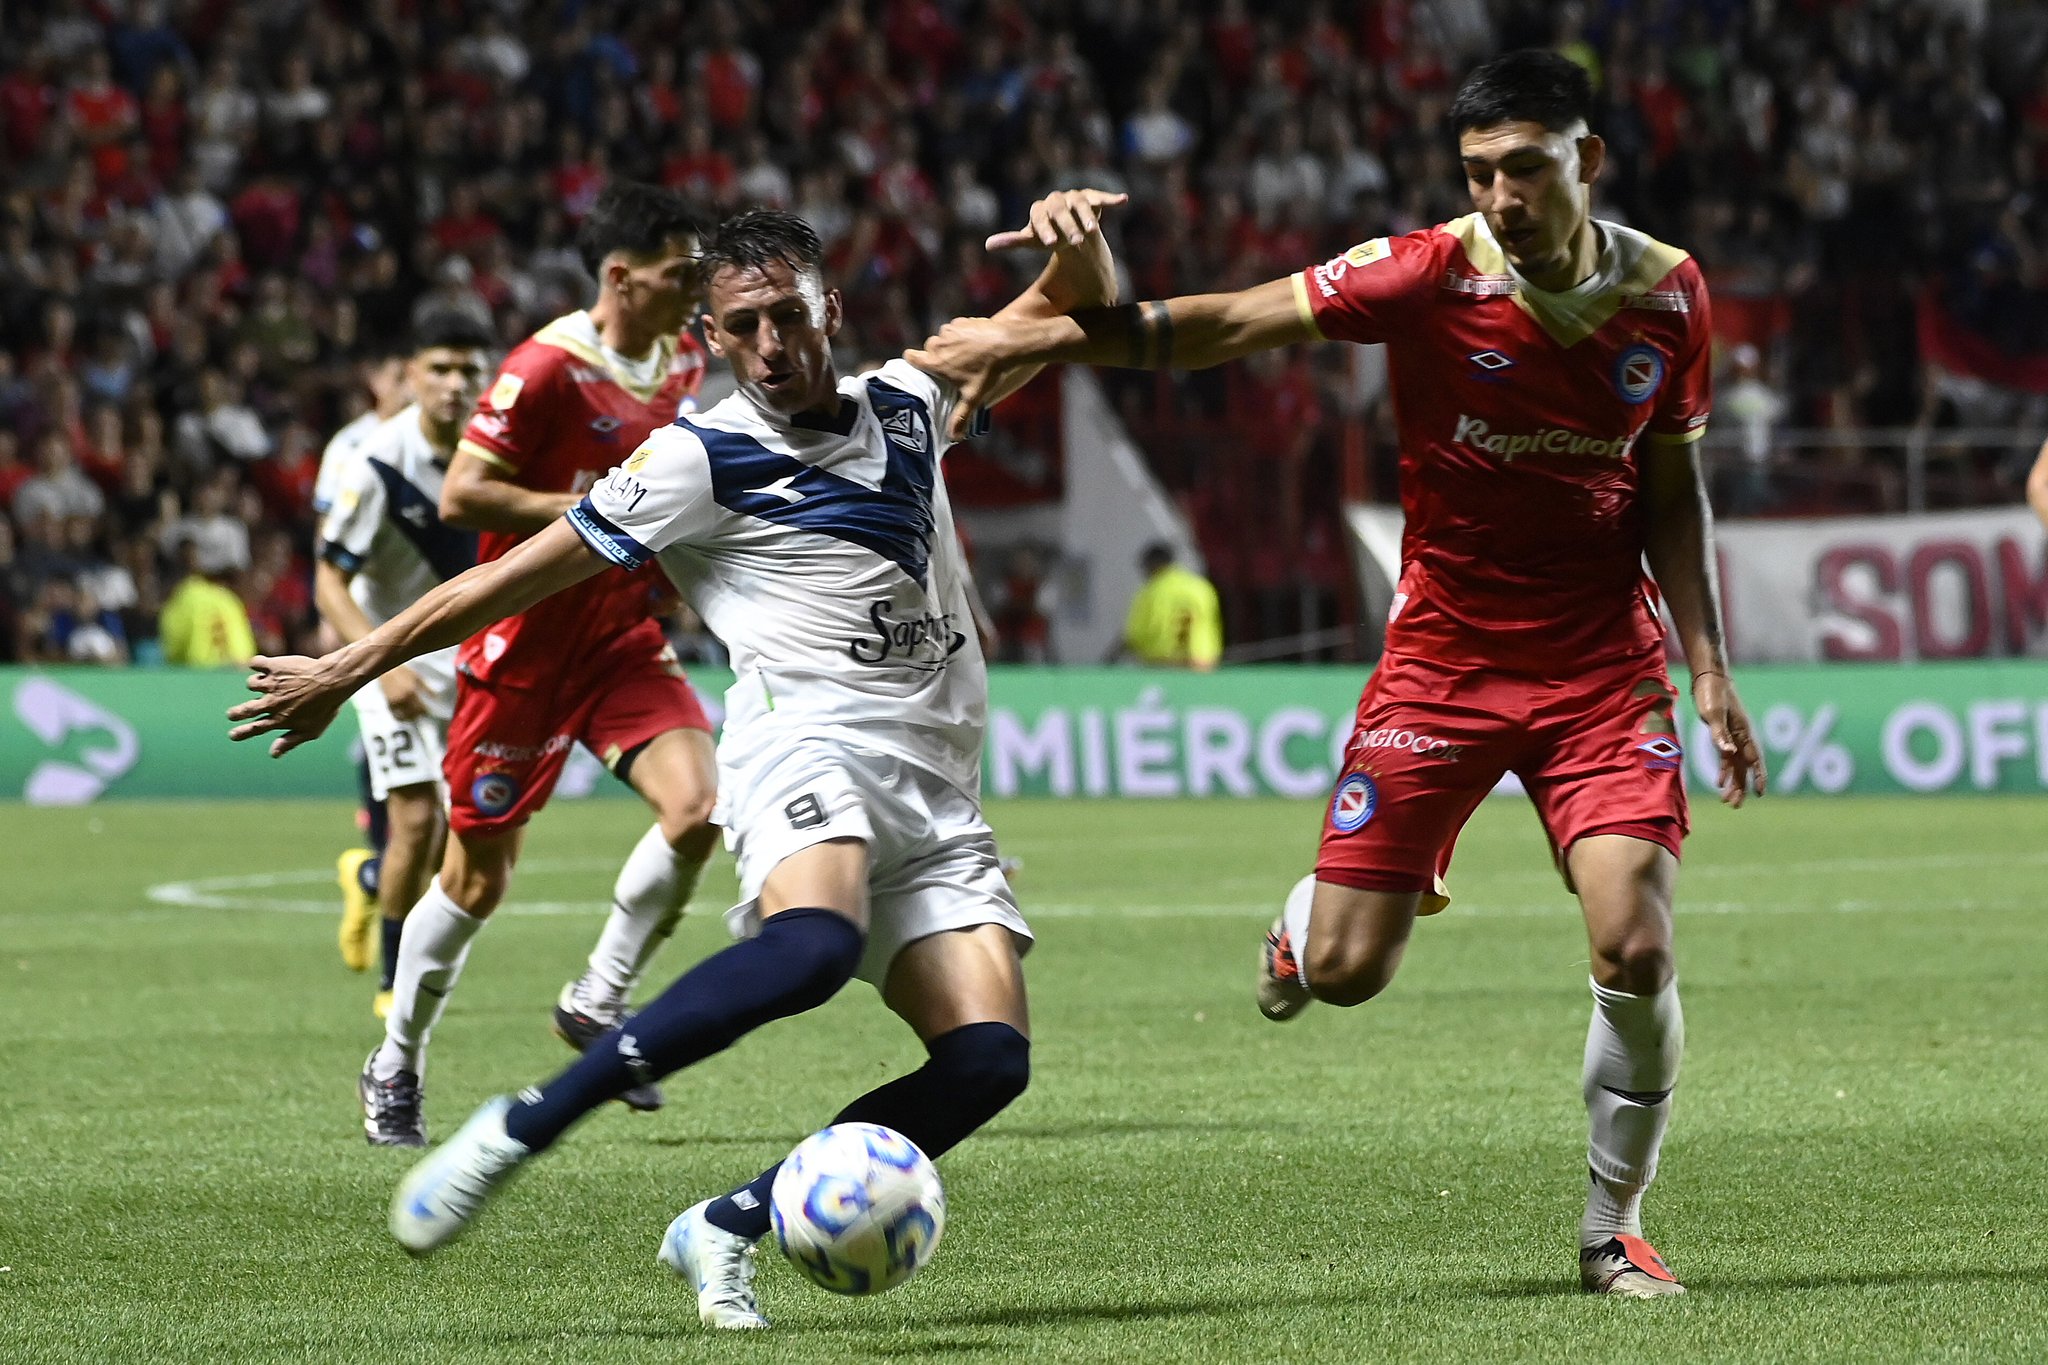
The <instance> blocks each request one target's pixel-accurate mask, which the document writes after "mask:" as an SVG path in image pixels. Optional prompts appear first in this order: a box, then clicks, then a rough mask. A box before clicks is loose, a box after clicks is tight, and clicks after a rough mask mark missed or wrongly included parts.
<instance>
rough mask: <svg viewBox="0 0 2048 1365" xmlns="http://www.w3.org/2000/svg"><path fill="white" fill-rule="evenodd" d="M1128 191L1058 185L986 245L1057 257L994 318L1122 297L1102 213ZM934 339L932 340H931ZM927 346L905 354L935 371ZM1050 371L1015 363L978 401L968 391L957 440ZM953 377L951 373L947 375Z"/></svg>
mask: <svg viewBox="0 0 2048 1365" xmlns="http://www.w3.org/2000/svg"><path fill="white" fill-rule="evenodd" d="M1129 198H1130V196H1129V195H1127V194H1111V193H1109V192H1108V191H1106V190H1085V189H1084V190H1055V191H1053V192H1052V193H1051V194H1048V195H1047V196H1045V198H1043V199H1040V200H1038V201H1037V202H1036V203H1034V204H1033V205H1032V206H1031V221H1030V223H1029V225H1028V226H1025V227H1022V228H1018V229H1016V230H1014V231H1011V232H998V233H996V234H995V235H994V236H993V237H990V238H989V239H988V241H987V242H986V243H984V245H985V246H986V247H987V249H988V250H990V251H1028V250H1033V249H1037V250H1044V251H1050V252H1051V253H1052V259H1051V260H1049V261H1047V262H1046V263H1045V269H1043V270H1041V271H1039V273H1038V278H1037V279H1036V280H1034V281H1032V283H1031V284H1030V286H1029V287H1028V288H1026V289H1025V290H1024V292H1023V293H1021V294H1019V295H1017V297H1016V298H1014V299H1012V300H1010V301H1009V302H1008V303H1006V304H1004V305H1003V308H1002V310H1001V311H1000V312H998V313H997V314H996V315H995V317H994V318H991V319H990V321H991V322H992V323H999V324H1003V325H1008V324H1013V323H1014V324H1022V323H1028V322H1034V321H1038V320H1040V319H1044V318H1057V317H1063V316H1065V315H1066V314H1068V313H1070V312H1072V311H1074V310H1075V309H1077V308H1099V307H1102V306H1104V305H1106V304H1111V303H1115V302H1116V295H1117V287H1116V261H1115V259H1114V258H1113V257H1112V256H1111V255H1110V250H1109V242H1108V241H1107V240H1106V239H1105V238H1104V237H1103V235H1102V210H1104V209H1107V208H1114V207H1116V206H1117V205H1119V204H1122V203H1125V202H1126V201H1127V200H1129ZM927 344H929V343H927ZM923 354H924V353H923V352H921V351H910V352H907V353H906V354H905V356H904V359H906V360H908V361H909V362H910V363H911V364H913V365H916V366H917V367H918V368H919V369H923V370H933V369H935V367H934V366H931V365H928V364H926V363H925V362H924V360H923V359H922V358H921V357H922V356H923ZM1044 368H1045V365H1044V364H1043V363H1042V362H1041V363H1037V364H1021V365H1011V366H1009V367H1007V368H1006V369H1005V370H1004V371H1003V373H1002V374H1000V375H998V376H994V377H992V379H991V381H990V382H989V383H987V384H985V385H983V386H982V387H981V388H980V389H979V390H977V391H976V392H975V393H974V394H973V395H972V398H971V401H970V399H969V395H968V394H967V392H966V390H965V389H964V388H963V389H962V393H961V398H962V401H961V402H960V403H958V404H957V405H955V408H954V415H953V430H952V432H951V433H950V435H951V438H952V439H953V440H956V441H957V440H959V439H961V438H962V437H964V436H965V435H966V434H967V428H968V426H969V424H970V423H972V421H973V420H974V414H975V413H977V412H979V411H981V410H983V409H985V408H992V407H994V406H995V405H996V404H997V403H1000V402H1002V401H1003V400H1004V399H1005V398H1008V397H1009V396H1010V395H1011V394H1013V393H1015V392H1016V391H1017V390H1019V389H1021V388H1023V387H1024V386H1025V385H1026V384H1029V383H1030V382H1031V381H1032V380H1033V379H1034V378H1036V377H1037V375H1038V372H1039V371H1040V370H1042V369H1044ZM947 377H951V376H947Z"/></svg>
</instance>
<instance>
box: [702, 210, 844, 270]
mask: <svg viewBox="0 0 2048 1365" xmlns="http://www.w3.org/2000/svg"><path fill="white" fill-rule="evenodd" d="M770 261H781V262H782V263H783V264H784V265H787V266H789V267H790V268H791V269H792V270H816V269H818V268H819V267H820V266H821V265H823V264H824V261H825V244H824V243H823V242H821V241H819V240H818V234H817V231H816V230H815V229H814V228H812V227H811V225H810V224H809V223H806V222H805V221H804V220H803V219H801V218H799V217H797V216H796V215H795V214H793V213H784V212H783V211H782V210H781V209H747V210H746V211H744V212H742V213H736V214H734V215H733V216H732V217H730V218H728V219H726V220H725V221H724V222H722V223H720V224H719V225H718V231H717V232H715V233H713V234H712V236H711V242H710V244H709V245H707V246H706V247H705V248H704V279H705V281H706V282H707V283H708V282H709V281H710V280H711V279H712V277H713V276H715V275H717V274H718V272H719V271H721V270H724V269H726V268H728V267H730V268H732V269H734V270H759V269H760V268H761V267H763V266H765V265H767V264H768V263H769V262H770Z"/></svg>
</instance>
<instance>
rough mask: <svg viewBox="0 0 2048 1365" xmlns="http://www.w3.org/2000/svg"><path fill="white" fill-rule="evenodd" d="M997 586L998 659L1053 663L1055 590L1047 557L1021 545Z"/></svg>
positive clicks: (993, 611)
mask: <svg viewBox="0 0 2048 1365" xmlns="http://www.w3.org/2000/svg"><path fill="white" fill-rule="evenodd" d="M993 587H994V591H992V592H991V593H990V594H989V599H990V600H989V608H990V615H991V618H992V620H993V623H994V626H995V634H996V640H997V644H998V655H997V657H998V658H1000V659H1001V660H1002V662H1004V663H1014V664H1049V663H1051V662H1053V656H1052V612H1053V606H1054V588H1053V582H1052V578H1051V576H1050V575H1049V574H1048V573H1047V572H1046V559H1045V556H1044V554H1043V553H1042V552H1041V551H1040V550H1039V549H1038V547H1037V546H1035V545H1028V544H1027V545H1019V546H1017V547H1016V548H1015V549H1013V550H1012V551H1010V557H1009V562H1008V564H1007V565H1006V566H1005V567H1004V570H1003V576H1002V578H1001V579H1000V580H998V581H997V582H996V583H995V584H994V585H993Z"/></svg>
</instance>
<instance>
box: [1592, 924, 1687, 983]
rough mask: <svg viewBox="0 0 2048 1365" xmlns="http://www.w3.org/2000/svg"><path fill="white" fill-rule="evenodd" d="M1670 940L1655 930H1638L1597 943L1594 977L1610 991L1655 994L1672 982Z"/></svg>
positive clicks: (1594, 956) (1595, 946) (1594, 953)
mask: <svg viewBox="0 0 2048 1365" xmlns="http://www.w3.org/2000/svg"><path fill="white" fill-rule="evenodd" d="M1672 972H1673V964H1672V959H1671V941H1670V939H1668V938H1667V937H1666V936H1665V935H1664V934H1663V933H1661V932H1659V931H1657V930H1654V929H1639V930H1635V931H1632V932H1630V933H1626V934H1623V935H1620V936H1619V937H1617V938H1615V939H1613V940H1611V941H1610V942H1607V943H1601V944H1596V945H1594V948H1593V979H1594V980H1595V981H1598V982H1599V983H1600V984H1601V985H1603V986H1605V987H1607V989H1609V990H1614V991H1626V992H1628V993H1629V994H1630V995H1655V994H1656V993H1657V992H1658V991H1661V990H1663V989H1664V987H1665V986H1666V985H1667V984H1669V983H1670V981H1671V976H1672Z"/></svg>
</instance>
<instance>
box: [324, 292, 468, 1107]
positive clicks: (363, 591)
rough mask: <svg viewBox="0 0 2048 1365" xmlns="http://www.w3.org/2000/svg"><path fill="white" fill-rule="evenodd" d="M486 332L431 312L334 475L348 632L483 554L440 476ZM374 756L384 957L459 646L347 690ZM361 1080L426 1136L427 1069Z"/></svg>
mask: <svg viewBox="0 0 2048 1365" xmlns="http://www.w3.org/2000/svg"><path fill="white" fill-rule="evenodd" d="M491 342H492V338H491V335H490V333H489V332H488V331H486V330H485V329H484V327H483V326H482V325H481V324H479V323H478V322H477V321H476V320H475V319H474V318H471V317H469V316H467V315H465V314H461V313H452V312H442V313H434V314H430V315H429V316H427V317H426V318H424V319H423V320H422V321H421V323H420V326H419V329H418V331H417V334H416V335H415V337H414V342H413V351H412V356H411V358H410V360H409V361H408V362H407V366H406V372H407V379H408V381H409V384H410V387H411V390H412V392H413V393H414V394H415V395H417V399H418V401H416V402H415V403H414V404H413V405H412V406H411V407H409V408H406V409H405V410H403V411H402V412H400V413H399V414H398V415H397V416H395V417H393V418H392V419H391V420H390V421H388V422H386V423H384V424H383V425H382V426H380V427H378V428H377V429H376V431H374V432H373V433H372V434H371V436H370V438H369V440H367V441H366V442H364V443H363V446H362V457H361V458H360V459H355V460H351V461H350V462H349V464H348V466H347V467H346V468H345V469H344V470H343V471H342V472H341V474H340V476H339V478H337V480H336V481H335V484H334V487H333V501H332V504H331V506H330V507H329V508H328V511H327V515H326V518H325V519H324V520H323V521H322V523H321V527H320V563H319V565H318V567H317V568H316V569H315V571H314V580H313V587H314V597H315V600H316V601H317V603H318V604H319V607H320V615H321V618H322V619H323V620H324V621H326V623H327V624H328V626H329V627H330V628H332V629H333V631H334V632H335V634H336V635H338V636H339V637H340V638H341V639H342V640H343V641H344V642H354V641H356V640H360V639H362V638H363V637H364V636H365V635H368V634H369V633H370V632H371V631H372V630H374V629H375V628H376V627H378V626H380V625H382V624H383V623H384V622H386V621H388V620H390V619H391V618H392V617H394V616H396V615H398V614H399V613H400V612H402V611H404V610H405V609H406V608H407V607H409V606H411V605H412V604H413V603H414V602H416V601H418V600H419V599H420V598H421V597H423V596H425V595H426V593H427V592H429V591H430V590H432V589H433V588H435V587H436V586H438V585H439V584H441V583H443V582H446V581H447V580H448V579H451V578H454V577H455V576H456V575H458V574H460V573H462V572H463V571H465V570H467V569H469V568H471V567H473V566H474V565H475V564H476V535H475V533H474V532H470V531H460V530H457V529H455V528H454V527H452V526H447V525H444V524H443V523H442V521H441V518H440V516H439V513H438V510H437V508H438V504H439V502H440V498H441V478H442V475H443V474H444V473H445V472H446V470H447V467H448V460H449V457H450V456H452V455H453V454H454V453H455V444H456V442H457V440H459V439H460V438H461V435H462V427H463V423H464V422H465V421H467V420H468V418H469V410H470V408H472V407H473V406H475V404H476V400H477V396H478V395H479V394H480V393H481V392H482V390H483V382H484V378H485V376H487V375H488V374H489V373H490V352H491ZM351 701H352V702H353V704H354V707H355V712H356V723H357V724H358V726H359V727H360V728H361V730H362V738H363V747H364V750H365V753H366V756H367V759H368V762H369V765H370V794H371V796H372V798H373V799H375V800H378V801H381V802H383V803H384V806H385V810H386V813H387V818H388V820H389V827H388V833H387V838H386V842H385V845H384V853H383V868H382V875H381V876H380V877H379V879H378V885H377V906H378V909H379V910H380V911H381V912H382V913H381V916H380V919H381V923H382V928H383V937H384V961H385V964H386V968H387V970H389V968H390V967H391V965H392V964H394V963H395V962H396V961H397V957H398V952H397V949H398V938H399V934H400V926H401V925H402V924H403V923H404V919H405V913H406V911H407V910H408V909H410V908H411V907H412V904H413V902H414V901H416V900H418V899H419V897H420V894H421V892H422V891H424V890H425V888H426V882H427V878H428V877H429V876H431V875H432V873H433V870H434V867H435V865H436V864H437V863H438V862H439V861H440V857H441V841H442V839H443V837H444V836H445V833H446V824H445V821H444V819H443V816H442V807H443V805H444V804H445V801H446V792H445V788H444V785H443V782H442V777H441V756H442V752H443V750H444V748H445V747H446V737H447V731H448V722H449V719H450V717H451V716H453V714H454V711H455V651H454V650H453V649H441V650H435V651H434V652H432V653H430V654H423V655H421V656H420V657H419V658H417V659H415V660H413V661H412V662H411V663H410V664H409V665H406V666H404V667H401V668H394V669H392V670H391V671H390V672H388V673H386V674H384V675H383V676H382V677H381V678H378V679H377V680H376V681H375V682H372V683H370V684H368V685H367V686H365V687H363V688H361V689H359V690H358V691H357V692H356V694H355V696H354V697H353V698H352V699H351ZM384 989H385V990H387V991H391V992H392V1000H391V1002H390V1007H389V1008H388V1009H387V1010H385V1011H380V1013H387V1014H388V1015H389V1016H390V1017H389V1019H387V1024H386V1027H387V1029H390V1028H395V1027H398V1026H400V1025H402V1024H403V1023H404V1021H405V1020H406V1019H408V1018H410V1017H411V1015H412V1014H413V1013H415V1012H416V1011H415V1001H414V1000H413V998H412V997H413V996H414V995H415V994H416V993H417V991H418V989H419V981H418V980H417V974H415V979H413V980H411V981H404V982H394V981H390V980H387V981H386V983H385V986H384ZM358 1091H359V1093H360V1095H361V1098H362V1101H363V1127H364V1131H365V1133H366V1135H367V1136H368V1137H369V1140H370V1141H371V1142H373V1143H376V1144H379V1145H381V1146H400V1147H424V1146H425V1145H426V1132H425V1130H424V1128H423V1127H422V1126H421V1123H420V1103H419V1077H418V1076H417V1075H415V1074H413V1073H412V1072H410V1071H409V1070H405V1069H399V1068H389V1067H387V1068H385V1075H384V1076H382V1077H377V1076H373V1075H372V1074H371V1069H370V1067H369V1066H368V1065H367V1064H366V1065H365V1067H364V1070H363V1075H362V1078H361V1080H360V1082H359V1084H358Z"/></svg>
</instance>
